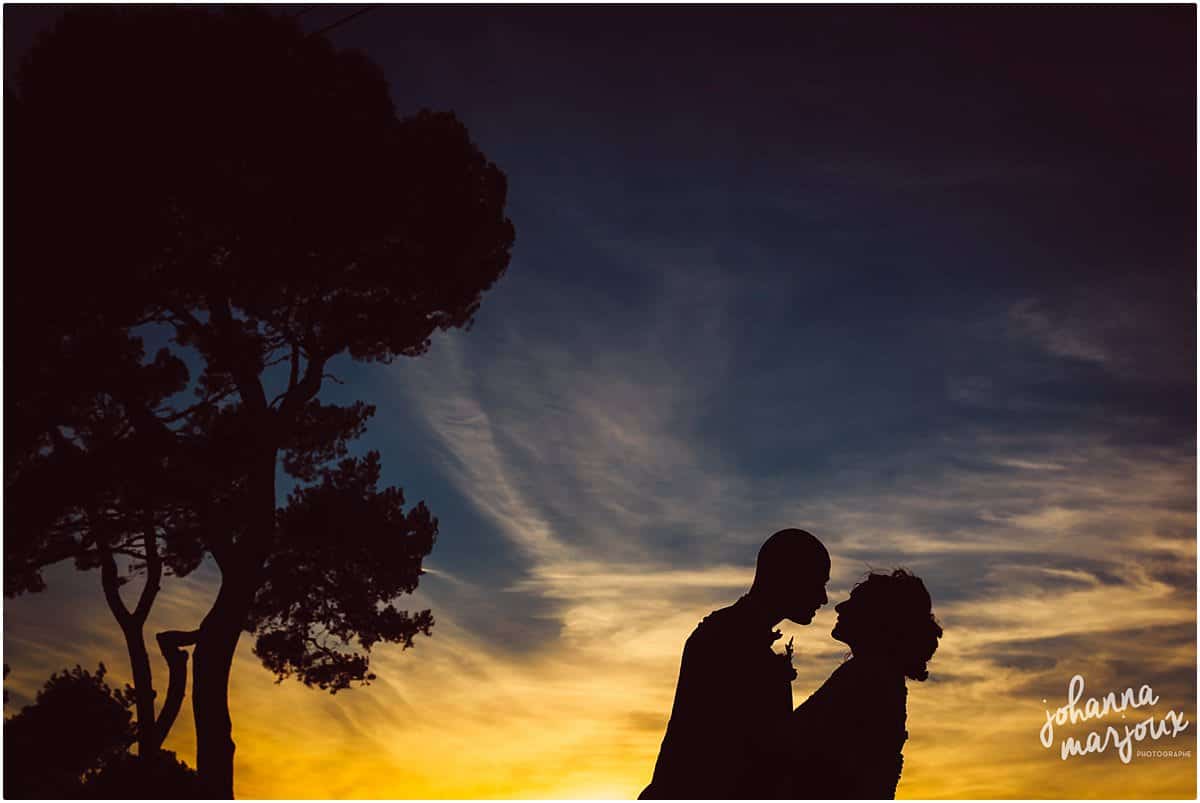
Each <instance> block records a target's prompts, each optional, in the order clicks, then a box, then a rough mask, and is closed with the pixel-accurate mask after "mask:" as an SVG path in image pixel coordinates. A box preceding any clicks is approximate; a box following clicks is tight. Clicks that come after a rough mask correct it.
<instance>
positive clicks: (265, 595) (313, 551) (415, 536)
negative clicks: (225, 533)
mask: <svg viewBox="0 0 1200 803" xmlns="http://www.w3.org/2000/svg"><path fill="white" fill-rule="evenodd" d="M379 472H380V465H379V454H378V452H368V453H367V455H366V457H364V458H361V459H357V458H348V459H345V460H342V461H341V462H339V463H338V464H337V465H336V466H334V467H332V468H326V469H323V470H322V471H321V479H320V482H318V483H315V484H312V485H309V486H305V487H300V488H298V489H297V490H296V491H295V492H293V493H292V494H291V497H290V498H289V500H288V505H287V507H286V508H285V509H284V510H282V511H280V514H279V527H278V529H277V531H276V532H277V537H278V539H279V542H278V544H277V546H276V548H275V549H274V550H273V551H272V554H271V558H270V561H269V563H268V571H267V577H268V578H269V579H268V580H267V581H266V582H265V583H264V584H263V585H262V587H261V588H260V589H259V591H258V595H257V596H256V598H255V601H254V607H253V608H252V610H251V617H252V623H253V624H252V627H251V629H252V632H254V633H255V635H256V637H257V638H256V642H255V646H254V652H255V654H256V655H258V656H259V657H260V658H261V659H262V660H263V663H264V664H265V665H266V666H267V668H269V669H271V670H272V671H274V672H275V673H276V674H277V675H278V676H279V678H280V679H281V680H282V679H283V678H284V677H288V676H290V675H295V676H296V677H297V678H298V679H299V680H301V681H302V682H303V683H305V684H306V685H310V686H316V687H318V688H321V689H328V690H329V691H332V692H337V691H338V690H340V689H344V688H346V687H347V686H349V685H350V684H351V683H353V682H360V683H361V682H367V681H369V680H371V679H372V678H374V675H371V674H369V673H368V672H367V663H368V662H367V658H366V655H365V653H369V652H370V650H371V647H372V646H374V645H375V644H376V643H378V642H380V641H388V642H399V643H400V644H402V645H403V646H404V647H405V648H407V647H411V646H412V644H413V638H414V637H415V636H416V635H417V634H418V633H424V634H425V635H429V633H430V629H431V628H432V627H433V615H432V613H431V612H430V611H428V610H425V611H420V612H418V613H412V614H410V613H409V612H408V611H400V610H397V609H396V607H395V606H394V605H393V604H392V602H391V601H392V600H394V599H395V598H396V597H398V596H400V595H401V594H404V593H411V592H412V591H413V590H414V589H416V587H417V582H418V578H419V577H420V575H421V561H422V559H423V558H424V557H425V556H426V555H428V554H429V551H430V550H431V549H432V548H433V543H434V539H435V538H436V536H437V519H436V518H434V517H433V516H431V515H430V513H429V509H428V508H426V507H425V505H424V503H419V504H417V505H416V506H414V507H413V508H411V509H410V510H409V511H408V512H405V511H404V509H403V508H404V494H403V492H402V491H401V490H400V489H399V488H385V489H383V490H382V491H380V490H378V488H377V485H378V482H379ZM352 643H357V646H358V649H359V650H361V652H354V651H350V650H349V649H348V648H350V647H351V645H352Z"/></svg>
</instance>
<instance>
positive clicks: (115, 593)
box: [100, 549, 130, 628]
mask: <svg viewBox="0 0 1200 803" xmlns="http://www.w3.org/2000/svg"><path fill="white" fill-rule="evenodd" d="M100 585H101V586H103V587H104V601H105V602H107V603H108V609H109V610H110V611H112V615H113V616H115V617H116V618H117V622H118V623H120V625H121V627H122V628H124V627H125V626H126V624H128V623H129V620H130V613H129V609H128V608H126V607H125V603H124V602H123V601H122V600H121V592H120V588H119V586H120V584H119V583H118V582H117V562H116V560H114V559H113V556H112V552H111V551H110V550H108V549H103V550H101V552H100Z"/></svg>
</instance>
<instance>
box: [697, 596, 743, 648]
mask: <svg viewBox="0 0 1200 803" xmlns="http://www.w3.org/2000/svg"><path fill="white" fill-rule="evenodd" d="M744 631H745V628H744V625H743V623H742V622H741V621H740V617H739V616H738V615H737V611H736V610H735V608H734V606H732V605H730V606H729V607H726V608H719V609H717V610H715V611H713V612H712V613H710V614H709V615H708V616H705V617H704V618H703V619H701V620H700V624H698V625H696V629H695V630H693V631H692V635H691V636H689V637H688V644H691V645H695V646H697V647H699V646H704V645H709V644H724V643H727V642H729V641H731V640H737V639H739V638H740V637H741V636H743V635H744Z"/></svg>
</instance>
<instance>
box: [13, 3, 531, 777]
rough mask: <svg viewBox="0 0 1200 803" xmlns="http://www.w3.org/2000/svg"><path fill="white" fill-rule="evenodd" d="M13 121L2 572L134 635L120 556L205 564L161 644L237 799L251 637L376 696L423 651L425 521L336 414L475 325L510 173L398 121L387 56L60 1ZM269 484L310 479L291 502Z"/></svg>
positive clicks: (246, 28) (457, 126)
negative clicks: (92, 600) (95, 600)
mask: <svg viewBox="0 0 1200 803" xmlns="http://www.w3.org/2000/svg"><path fill="white" fill-rule="evenodd" d="M5 103H6V107H7V110H8V113H9V121H10V123H9V125H10V130H11V132H13V133H12V135H11V136H10V137H9V139H8V141H7V143H6V147H7V148H8V149H9V150H8V155H9V156H11V157H13V158H10V159H8V160H7V163H8V164H10V165H16V166H18V167H17V169H16V170H15V171H14V174H13V175H12V176H11V177H10V184H9V196H10V198H12V199H13V200H14V204H13V205H12V206H10V208H13V207H16V209H17V211H16V213H15V215H14V217H12V218H10V223H11V225H10V226H9V227H8V231H9V232H12V233H13V235H14V236H13V237H12V238H10V243H9V251H8V253H7V254H6V256H7V257H8V265H9V272H8V276H9V288H10V296H9V298H10V301H15V302H16V303H18V304H20V305H21V308H20V309H19V310H18V311H17V312H18V314H17V316H16V320H12V319H10V326H13V328H14V329H15V330H16V331H17V332H19V333H22V335H21V336H20V337H19V345H17V346H16V349H15V351H16V352H17V357H18V359H16V360H10V363H9V370H10V371H19V377H20V382H19V385H18V387H17V390H16V393H11V394H6V399H5V404H6V413H7V414H11V415H13V418H12V419H11V420H13V421H17V422H19V423H18V427H19V436H18V438H17V439H16V440H15V441H14V442H13V443H11V444H10V445H9V446H6V455H5V457H6V472H5V483H6V491H7V493H8V496H9V498H10V499H11V498H13V497H14V495H16V496H20V497H21V498H22V499H23V500H24V502H23V504H21V505H20V506H19V507H17V508H14V509H13V510H12V511H11V512H10V511H9V510H7V509H6V519H7V520H8V525H9V528H8V529H9V533H11V532H12V531H13V528H14V526H15V527H16V529H17V530H18V531H19V535H18V536H17V538H16V539H15V540H14V541H13V547H12V549H10V548H9V544H8V538H6V549H5V575H6V580H9V581H10V583H11V585H10V588H11V589H13V590H16V591H21V590H37V589H38V588H40V587H41V585H42V578H41V576H40V574H39V571H40V568H41V567H42V566H44V565H47V564H48V563H50V562H54V561H56V560H60V559H63V558H66V557H71V558H74V559H75V560H76V562H77V565H79V566H80V568H91V567H94V566H99V567H100V568H101V570H102V574H104V573H105V572H107V574H105V578H106V582H105V590H106V594H107V596H108V601H109V606H110V608H112V609H113V612H114V615H115V616H116V617H117V619H118V621H119V622H122V627H123V628H124V627H127V623H131V624H128V627H135V628H136V633H135V636H136V638H135V639H133V640H134V641H138V640H140V627H141V622H143V621H144V616H143V617H142V618H141V619H140V620H138V619H137V617H138V616H139V615H140V614H141V613H142V612H143V607H144V606H143V604H142V603H143V599H144V597H145V591H144V592H143V599H140V600H139V603H138V604H137V605H135V606H134V608H133V609H132V610H129V609H128V608H127V607H125V605H124V603H123V602H122V601H121V600H120V596H119V594H117V593H115V592H111V593H110V585H113V586H119V584H120V583H119V582H114V583H111V584H110V583H109V580H110V579H111V576H112V575H113V574H114V573H115V571H116V569H115V563H114V561H113V556H114V555H117V556H119V555H124V556H126V557H127V558H128V559H129V560H130V561H132V563H131V564H130V565H131V566H132V568H133V569H134V570H135V571H136V570H139V569H140V570H142V571H144V572H145V573H146V574H147V582H146V586H145V588H150V587H152V586H153V587H154V591H155V593H156V592H157V583H158V579H157V573H159V572H160V571H161V570H162V569H163V568H165V569H167V570H168V572H170V571H173V572H175V573H178V574H184V573H186V572H188V571H190V570H191V569H193V568H195V566H196V565H198V563H199V562H200V561H201V560H202V559H203V556H204V555H206V554H207V555H211V556H212V558H213V559H214V560H215V562H216V564H217V566H218V567H219V569H220V572H221V588H220V591H219V593H218V595H217V599H216V601H215V602H214V604H213V607H212V609H211V610H210V611H209V612H208V614H207V615H206V616H205V617H204V620H203V621H202V622H201V623H200V625H199V627H198V628H197V629H196V630H195V631H192V632H188V633H174V634H171V635H170V636H169V637H168V638H167V642H168V644H167V645H166V646H165V647H164V649H166V650H167V651H168V655H172V654H173V655H178V654H179V653H178V650H179V648H181V647H185V646H188V645H192V644H194V645H195V652H194V657H195V663H194V682H193V711H194V714H195V717H196V726H197V743H198V754H197V755H198V759H197V763H198V768H199V770H200V772H201V775H202V776H203V777H205V778H207V779H209V780H208V787H207V788H208V791H209V792H210V793H211V794H214V795H221V796H226V795H229V794H231V793H232V754H233V743H232V741H231V739H230V737H229V733H230V727H231V726H230V718H229V714H228V701H227V684H228V676H229V667H230V665H231V663H232V660H233V652H234V647H235V646H236V643H237V640H238V636H239V634H240V633H241V632H243V631H245V630H249V631H251V632H253V633H254V634H255V636H256V642H255V652H256V653H257V654H258V656H259V657H260V658H261V659H262V661H263V663H264V664H265V665H266V666H267V667H268V668H270V669H271V670H273V671H275V672H276V673H277V674H279V675H280V676H281V677H286V676H295V677H297V678H298V679H299V680H301V681H302V682H304V683H306V684H309V685H312V686H316V687H319V688H322V689H328V690H330V691H338V690H340V689H344V688H346V687H347V686H349V685H351V684H353V683H355V682H366V681H368V680H370V678H371V675H370V672H369V669H368V653H369V651H370V649H371V647H372V646H373V645H375V644H377V643H378V642H380V641H390V642H398V643H400V644H402V645H404V646H408V645H411V644H412V643H413V639H414V637H415V636H416V635H417V634H420V633H424V634H428V633H430V629H431V627H432V625H433V619H432V614H431V613H430V612H429V611H420V612H412V613H410V612H407V611H402V610H399V609H398V608H397V607H396V606H395V605H394V604H393V600H394V599H395V598H396V597H397V596H399V595H400V594H403V593H406V592H411V591H412V590H413V589H415V587H416V585H417V582H418V578H419V575H420V572H421V569H420V567H421V561H422V559H423V558H424V556H425V555H427V554H428V553H429V551H430V549H431V548H432V546H433V543H434V540H435V537H436V534H437V519H436V518H434V517H433V516H432V515H431V513H430V511H429V510H428V509H427V508H425V506H424V505H423V504H418V505H416V506H413V507H411V508H410V509H408V510H407V511H405V510H404V503H405V500H404V496H403V493H402V492H401V491H400V490H399V489H398V488H383V489H380V488H379V487H378V484H379V480H380V458H379V455H378V454H376V453H369V454H367V455H366V456H365V457H351V456H350V454H349V448H348V444H349V443H350V442H351V441H353V439H355V438H357V437H358V436H360V435H361V434H362V433H363V432H364V430H365V427H366V422H367V420H368V419H369V418H370V416H371V415H372V414H373V413H374V408H373V407H371V406H369V405H366V404H365V403H362V402H358V403H354V404H350V405H340V406H339V405H333V404H326V403H322V402H321V401H320V399H319V398H318V396H319V394H320V392H321V389H322V387H323V385H324V384H325V383H326V381H327V380H328V379H329V374H328V368H329V366H330V363H331V361H332V360H334V359H335V358H338V357H339V356H348V357H349V358H351V359H354V360H358V361H365V362H385V363H386V362H390V361H392V360H393V359H395V358H396V357H400V356H408V357H415V356H419V355H421V354H423V353H424V352H425V351H426V350H427V349H428V348H429V345H430V339H431V337H432V336H433V334H434V333H435V332H437V331H443V330H448V329H453V328H465V327H469V326H470V325H471V323H472V321H473V319H474V316H475V314H476V312H477V310H478V308H479V305H480V302H481V299H482V295H483V294H484V292H486V291H487V290H488V289H489V288H490V287H492V285H493V284H494V283H495V282H496V281H497V280H498V279H499V277H500V276H501V275H502V274H503V273H504V271H505V269H506V267H507V265H508V261H509V255H510V250H511V247H512V243H513V236H514V235H513V227H512V224H511V223H510V221H509V220H508V219H507V217H505V214H504V207H505V201H506V180H505V177H504V174H503V173H502V172H501V171H500V170H499V169H498V168H497V167H496V166H495V165H494V164H492V163H491V162H490V161H488V159H487V158H486V157H485V156H484V155H483V154H482V153H481V152H480V150H479V149H478V148H477V147H476V145H475V144H474V143H473V142H472V141H471V139H470V137H469V135H468V132H467V129H466V127H465V126H464V125H463V124H462V123H461V122H459V121H458V119H457V118H456V117H455V116H454V115H453V114H451V113H443V112H431V111H426V110H422V111H419V112H417V113H415V114H413V115H411V116H407V117H401V116H398V115H397V114H396V111H395V108H394V106H393V103H392V99H391V96H390V94H389V90H388V86H387V83H386V82H385V80H384V79H383V77H382V74H381V73H380V71H379V69H378V68H377V67H376V66H375V65H374V64H373V63H372V62H371V61H370V60H368V59H367V58H366V57H364V56H363V55H362V54H359V53H356V52H352V51H339V50H336V49H335V48H334V47H333V46H332V45H331V44H330V43H329V42H328V41H327V40H326V39H325V38H323V37H321V36H310V35H307V34H305V33H304V32H303V31H302V30H301V29H300V28H299V27H298V25H297V24H296V22H295V21H293V20H289V19H286V18H281V17H278V16H274V15H273V14H271V13H270V12H269V11H265V10H262V9H253V8H247V7H235V8H231V9H226V10H220V11H218V10H215V9H209V8H195V7H166V6H159V7H120V8H111V7H109V8H102V7H81V8H76V9H71V10H70V11H68V12H67V13H65V14H64V15H63V17H62V18H61V20H60V22H59V23H58V24H57V26H56V27H55V28H54V30H53V31H51V32H50V33H49V34H48V35H46V36H44V37H43V38H42V39H41V40H40V41H39V42H38V43H37V45H36V46H35V47H34V49H33V51H32V52H31V54H30V56H29V57H28V58H27V59H26V61H25V62H24V63H23V64H22V66H21V69H20V71H19V74H18V81H17V84H16V87H15V90H14V91H13V92H12V93H10V94H6V100H5ZM10 331H12V330H10ZM26 331H27V332H28V333H29V337H28V338H25V337H24V336H23V333H24V332H26ZM149 339H157V340H160V341H165V342H166V345H164V346H163V347H162V348H160V349H159V350H157V351H155V353H154V355H153V356H152V357H150V356H148V355H147V354H146V350H145V348H144V343H145V342H146V341H147V340H149ZM9 343H10V346H9V349H8V351H9V352H10V353H12V352H14V348H13V339H12V338H10V339H9ZM9 387H10V388H13V384H12V383H10V386H9ZM189 392H190V394H191V396H192V398H191V399H188V398H187V397H188V395H189ZM277 466H282V468H283V470H284V471H285V472H286V473H287V474H288V475H290V476H291V477H292V478H293V480H294V481H295V482H296V488H295V490H294V491H293V492H292V493H291V495H290V496H289V498H288V501H287V504H286V505H285V506H284V507H283V508H282V509H279V510H277V505H276V468H277ZM156 555H157V556H159V557H155V556H156ZM158 564H161V565H158ZM150 602H151V603H152V602H153V595H151V596H150ZM131 617H132V618H131ZM162 635H163V634H160V643H163V638H162ZM131 643H132V642H131ZM134 652H135V649H134V647H133V646H131V656H132V655H133V653H134ZM184 661H186V657H185V658H184ZM136 663H137V662H136V660H135V664H136ZM171 666H172V669H173V672H174V668H175V667H176V666H178V664H171ZM148 682H149V680H148V679H147V684H148ZM172 684H174V677H173V678H172ZM170 697H171V695H170V694H168V698H170ZM150 715H151V719H152V718H153V716H152V715H153V711H152V709H151V711H150ZM141 718H142V715H141V713H139V719H141ZM167 725H168V726H169V722H168V723H167ZM161 736H162V733H161V732H160V733H158V738H159V740H160V741H161Z"/></svg>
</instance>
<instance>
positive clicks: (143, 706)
mask: <svg viewBox="0 0 1200 803" xmlns="http://www.w3.org/2000/svg"><path fill="white" fill-rule="evenodd" d="M121 629H122V630H123V631H124V632H125V647H126V649H128V650H129V667H130V669H132V670H133V692H134V701H135V703H136V709H137V739H138V756H139V757H140V758H142V759H149V758H151V757H153V756H154V755H156V754H157V753H158V746H159V743H160V742H159V740H158V734H157V729H156V728H155V725H154V697H155V692H154V681H153V679H152V675H151V674H150V655H149V653H147V652H146V639H145V635H144V633H143V632H142V623H141V622H139V621H136V620H134V621H130V622H129V623H128V624H126V623H122V626H121Z"/></svg>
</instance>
